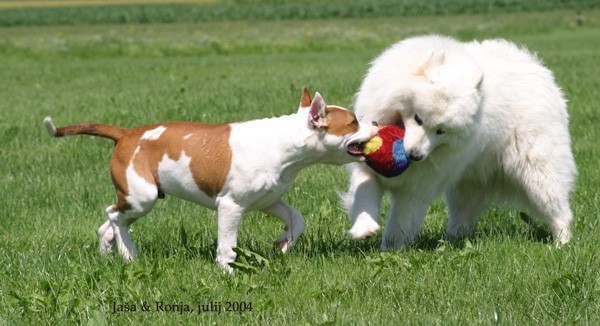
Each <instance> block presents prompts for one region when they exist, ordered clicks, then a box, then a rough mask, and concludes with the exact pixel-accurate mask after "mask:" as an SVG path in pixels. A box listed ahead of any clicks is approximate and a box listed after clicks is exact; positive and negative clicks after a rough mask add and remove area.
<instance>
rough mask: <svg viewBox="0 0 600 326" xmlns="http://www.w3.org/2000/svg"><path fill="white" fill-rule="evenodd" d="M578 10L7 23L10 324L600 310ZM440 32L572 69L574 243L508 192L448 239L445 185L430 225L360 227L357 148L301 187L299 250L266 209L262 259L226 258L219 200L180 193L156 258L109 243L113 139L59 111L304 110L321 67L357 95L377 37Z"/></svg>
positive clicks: (157, 239)
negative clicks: (355, 193)
mask: <svg viewBox="0 0 600 326" xmlns="http://www.w3.org/2000/svg"><path fill="white" fill-rule="evenodd" d="M308 2H309V3H310V1H308ZM575 16H576V15H575V12H574V11H572V10H554V11H544V12H512V13H502V12H500V13H488V14H469V15H466V14H463V15H442V16H408V17H385V16H380V17H363V18H361V17H350V18H343V19H342V18H323V19H317V18H309V19H303V20H290V19H284V20H277V19H274V20H247V19H239V20H235V21H209V22H196V23H193V22H176V23H169V24H163V23H153V22H149V23H145V24H92V25H51V26H45V27H41V26H36V25H35V24H34V25H32V26H13V27H1V28H0V67H1V69H0V80H1V82H0V83H1V84H0V85H1V87H0V99H1V100H0V157H1V158H2V161H3V164H0V178H1V179H0V195H1V196H0V278H1V279H2V282H0V325H40V324H42V325H43V324H60V325H68V324H75V323H80V324H89V325H105V324H115V325H121V324H157V325H162V324H187V323H194V324H233V323H236V324H240V323H253V324H256V323H261V324H267V325H281V324H310V325H315V324H324V325H338V324H344V325H346V324H374V325H379V324H400V325H402V324H419V325H431V324H443V325H447V324H451V325H464V324H510V325H512V324H520V325H530V324H540V325H564V324H584V325H586V324H587V325H597V324H599V323H600V283H599V282H600V274H599V273H598V267H599V266H600V258H599V257H598V252H599V251H598V243H600V231H599V230H598V211H599V210H600V195H599V194H598V191H597V185H598V184H599V183H600V173H599V169H598V163H597V161H598V159H597V158H598V157H599V156H600V147H599V146H598V144H597V139H598V138H600V130H599V128H598V125H599V124H600V115H599V113H598V109H597V102H598V98H600V91H599V89H600V81H599V79H598V77H597V76H598V75H600V66H599V65H598V53H600V43H599V42H598V35H600V11H598V10H586V11H584V17H585V20H584V24H583V26H578V25H577V23H576V20H575ZM430 32H431V33H444V34H449V35H453V36H456V37H458V38H460V39H465V40H467V39H473V38H477V39H481V38H484V37H505V38H508V39H510V40H513V41H515V42H518V43H520V44H523V45H526V46H528V47H529V48H530V49H532V50H534V51H536V52H537V53H538V54H539V56H540V57H541V58H542V59H543V61H544V62H545V63H546V64H547V65H548V66H549V67H550V68H551V69H552V70H553V71H554V72H555V76H556V80H557V82H558V84H559V85H560V86H561V87H562V88H563V90H564V91H565V93H566V96H567V97H568V98H569V113H570V117H571V126H570V128H571V135H572V141H573V150H574V152H575V156H576V161H577V165H578V169H579V180H578V183H577V188H576V191H575V192H574V193H573V196H572V208H573V211H574V214H575V217H576V220H575V222H574V224H573V229H574V239H573V241H572V243H570V244H569V245H567V246H565V247H563V248H561V249H556V248H554V247H553V246H552V244H551V243H549V242H548V241H547V239H545V238H543V237H541V238H540V237H539V236H538V234H537V233H536V232H535V230H531V229H530V228H529V226H528V225H527V224H526V223H524V222H523V221H521V220H520V218H519V214H518V213H519V212H518V211H514V210H510V209H506V208H502V207H499V208H495V209H492V210H490V211H488V212H486V214H485V215H484V216H483V218H482V219H481V221H480V223H479V225H478V228H477V235H476V236H475V237H474V238H472V239H469V240H464V241H459V242H457V243H448V242H446V241H444V240H443V233H444V227H445V222H446V218H447V216H446V210H445V206H444V205H443V203H442V202H441V201H438V202H436V203H435V204H434V205H433V206H432V207H431V208H430V210H429V212H428V217H427V219H426V222H425V225H424V228H423V231H422V235H421V238H420V240H419V241H418V243H416V244H415V245H413V246H410V247H408V248H406V249H403V250H400V251H396V252H390V253H380V252H379V251H378V250H377V248H378V243H379V240H380V236H377V237H375V238H374V239H369V240H366V241H360V242H355V241H351V240H350V239H349V236H348V235H347V230H348V229H349V227H350V223H349V221H348V218H347V213H346V212H344V211H343V210H342V209H341V208H340V205H339V202H338V198H337V194H336V191H338V190H344V189H345V187H346V183H347V176H346V173H345V170H344V168H343V167H336V166H325V165H320V166H314V167H311V168H309V169H307V170H305V171H303V172H302V173H301V174H300V176H299V178H298V179H297V180H296V181H295V183H294V184H293V186H292V187H291V188H290V191H289V192H288V193H287V194H286V195H285V198H286V200H288V202H290V203H291V204H292V205H293V206H294V207H296V208H297V209H298V210H299V211H300V212H302V213H303V214H304V216H305V218H306V223H307V225H306V231H305V233H304V235H303V236H302V238H301V239H300V240H299V241H298V243H297V245H296V246H295V247H294V248H292V250H291V251H290V252H289V253H288V254H286V255H281V254H278V253H276V252H275V251H274V250H273V244H272V243H273V241H274V240H275V239H277V238H278V237H279V236H280V235H281V233H282V232H283V231H282V225H281V224H280V222H279V221H278V220H276V219H275V218H272V217H269V216H266V215H263V214H259V213H249V214H247V215H246V216H245V218H244V220H243V221H242V224H241V227H240V235H239V246H240V249H241V250H242V259H240V260H239V261H240V265H241V267H242V268H240V269H239V270H238V271H237V272H236V274H235V275H233V276H228V275H224V274H223V273H222V272H221V271H220V270H219V268H218V267H217V265H216V264H215V263H214V258H215V257H214V250H215V244H216V214H215V213H214V212H213V211H210V210H208V209H204V208H201V207H198V206H196V205H193V204H191V203H187V202H184V201H181V200H178V199H176V198H171V197H167V198H166V199H165V200H162V201H161V202H159V203H158V204H157V206H156V208H155V209H154V210H153V211H152V213H151V214H149V215H148V216H146V217H144V218H142V219H141V220H139V221H138V222H136V223H135V224H134V225H133V226H132V231H131V232H132V236H133V238H134V240H135V241H136V243H137V245H138V248H139V249H140V251H141V255H140V257H139V259H138V260H137V261H135V262H133V263H130V264H126V263H124V262H123V261H122V260H121V259H119V258H114V259H108V258H106V257H101V256H100V255H99V253H98V243H97V238H96V230H97V228H98V227H99V226H100V225H101V224H102V223H103V222H104V221H105V215H104V213H103V210H104V209H105V208H106V207H107V206H108V205H110V204H112V203H113V202H114V201H115V195H114V192H113V187H112V184H111V182H110V175H109V172H108V161H109V159H110V155H111V149H112V143H111V142H110V141H107V140H105V139H99V138H91V137H72V138H67V139H51V138H50V137H48V136H47V135H46V133H45V131H44V129H43V125H42V120H43V118H44V117H45V116H46V115H51V116H52V117H53V118H54V121H55V122H56V123H57V124H59V125H64V124H70V123H77V122H81V121H99V122H105V123H110V124H115V125H120V126H136V125H140V124H146V123H153V122H158V121H169V120H193V121H204V122H224V121H237V120H248V119H255V118H261V117H272V116H278V115H283V114H288V113H292V112H294V111H295V109H296V108H297V105H298V101H299V99H300V96H301V90H302V87H303V86H307V87H309V88H310V89H311V90H312V91H319V92H320V93H321V94H323V96H324V97H325V100H326V101H327V102H328V103H331V104H334V103H335V104H338V105H342V106H347V107H351V103H352V96H353V93H354V92H355V91H356V89H357V87H358V85H359V83H360V80H361V78H362V76H363V75H364V73H365V72H366V69H367V67H368V63H369V62H370V60H372V59H373V58H374V56H376V55H377V54H378V53H379V52H381V51H382V50H383V49H384V48H386V47H387V46H389V45H390V44H392V43H393V42H395V41H397V40H398V39H400V38H402V37H405V36H409V35H414V34H421V33H430ZM531 118H532V119H534V118H535V117H531ZM557 159H560V158H559V157H558V158H557ZM142 308H149V311H143V310H142ZM133 309H135V311H133ZM187 309H189V310H192V311H187Z"/></svg>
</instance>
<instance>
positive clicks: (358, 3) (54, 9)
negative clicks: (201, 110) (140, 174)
mask: <svg viewBox="0 0 600 326" xmlns="http://www.w3.org/2000/svg"><path fill="white" fill-rule="evenodd" d="M199 2H200V3H198V4H176V3H168V1H165V4H139V3H137V4H127V3H125V4H122V5H114V4H113V5H101V6H99V5H97V2H93V3H90V2H89V1H87V0H80V1H73V2H72V4H71V5H66V6H53V5H52V3H53V2H52V1H50V4H49V5H48V6H46V7H44V6H43V5H41V4H40V5H39V7H30V8H28V6H27V3H23V7H22V8H16V9H6V10H0V26H17V25H63V24H107V23H111V24H121V23H142V24H148V23H176V22H177V23H189V22H208V21H235V20H250V21H262V20H286V19H323V18H365V17H384V16H387V17H406V16H414V15H450V14H463V13H471V14H473V13H508V12H532V11H542V10H544V11H549V10H556V9H563V10H564V9H569V10H588V9H593V8H599V7H600V3H598V2H597V1H595V0H577V1H565V0H527V1H515V0H496V1H488V0H428V1H421V0H377V1H370V0H335V1H315V0H259V1H256V0H250V1H249V0H222V1H216V3H208V4H205V3H201V2H202V1H199ZM10 4H11V5H14V4H13V1H10ZM86 4H87V5H86Z"/></svg>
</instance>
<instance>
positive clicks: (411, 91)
mask: <svg viewBox="0 0 600 326" xmlns="http://www.w3.org/2000/svg"><path fill="white" fill-rule="evenodd" d="M355 111H356V115H357V117H358V119H359V120H368V121H371V120H373V121H377V122H379V123H380V124H403V125H404V127H405V128H406V135H405V138H404V146H405V150H406V152H407V153H408V155H409V158H410V159H411V161H412V165H411V166H410V167H409V168H408V170H406V172H404V174H402V175H400V176H399V177H396V178H391V179H387V178H384V177H381V176H378V175H376V174H375V173H374V172H373V171H372V170H370V169H369V168H368V167H367V166H365V165H364V164H353V165H351V166H350V167H349V171H350V176H351V180H350V188H349V191H348V193H347V194H346V196H345V198H344V199H345V203H346V205H347V206H348V208H349V209H350V215H351V216H350V217H351V222H352V223H353V226H352V228H351V230H350V235H351V236H352V237H353V238H356V239H360V238H364V237H368V236H370V235H373V234H374V233H375V232H377V231H378V230H379V228H380V226H379V225H380V220H379V213H380V201H381V198H382V195H383V193H384V191H386V190H388V191H389V192H390V193H391V207H390V210H389V214H388V221H387V226H386V228H385V233H384V236H383V241H382V244H381V248H382V249H383V250H386V249H392V248H398V247H400V246H402V245H403V244H406V243H408V242H411V241H413V240H414V239H415V238H416V237H417V236H418V234H419V230H420V227H421V224H422V223H423V219H424V217H425V214H426V212H427V208H428V206H429V204H430V203H431V202H432V201H433V200H435V199H436V198H438V197H439V196H441V195H442V194H443V193H444V192H445V199H446V203H447V205H448V211H449V218H448V224H447V228H446V235H447V236H448V237H462V236H470V235H472V234H473V230H474V226H475V223H476V222H477V219H478V218H479V216H480V214H481V213H482V211H483V210H484V209H485V208H486V207H487V206H488V205H490V204H492V203H502V204H503V203H508V204H512V205H514V207H518V208H520V209H523V210H525V211H527V212H528V213H530V214H531V215H533V216H535V217H537V218H539V219H540V220H542V221H544V222H545V223H546V224H547V225H548V226H549V227H550V230H551V232H552V235H553V237H554V240H555V242H556V243H557V244H562V243H566V242H567V241H569V239H570V237H571V231H570V224H571V220H572V213H571V209H570V207H569V194H570V192H571V190H572V189H573V185H574V181H575V178H576V173H577V172H576V167H575V162H574V160H573V155H572V153H571V144H570V138H569V131H568V114H567V111H566V105H565V99H564V97H563V94H562V92H561V90H560V89H559V88H558V86H557V85H556V84H555V82H554V77H553V75H552V72H551V71H550V70H548V69H547V68H545V67H544V66H543V65H542V64H541V62H540V60H539V59H538V58H537V57H536V56H535V55H534V54H532V53H530V52H528V51H527V50H525V49H522V48H519V47H517V46H516V45H514V44H513V43H510V42H508V41H505V40H488V41H483V42H469V43H461V42H458V41H456V40H454V39H451V38H447V37H442V36H421V37H413V38H408V39H406V40H403V41H401V42H399V43H397V44H395V45H393V46H392V47H391V48H389V49H388V50H386V51H385V52H383V54H381V55H380V56H379V57H378V58H376V59H375V61H373V63H372V66H371V68H370V69H369V71H368V73H367V75H366V77H365V78H364V80H363V82H362V85H361V87H360V89H359V91H358V93H357V94H356V99H355Z"/></svg>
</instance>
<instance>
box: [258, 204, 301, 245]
mask: <svg viewBox="0 0 600 326" xmlns="http://www.w3.org/2000/svg"><path fill="white" fill-rule="evenodd" d="M262 211H263V212H265V213H267V214H270V215H273V216H275V217H277V218H279V219H280V220H282V221H283V223H284V224H285V227H284V230H285V234H284V235H283V236H282V237H281V238H279V239H277V240H276V241H275V244H277V245H279V247H280V248H281V251H282V252H284V253H285V252H286V251H287V250H288V249H289V248H290V247H291V246H292V245H293V244H294V243H295V242H296V240H298V238H299V237H300V235H301V234H302V232H303V231H304V217H302V214H300V212H298V211H297V210H295V209H294V208H293V207H292V206H290V205H289V204H288V203H286V202H285V201H283V200H281V199H280V200H278V201H277V202H275V203H274V204H273V205H271V206H269V207H267V208H265V209H263V210H262Z"/></svg>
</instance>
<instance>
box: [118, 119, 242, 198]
mask: <svg viewBox="0 0 600 326" xmlns="http://www.w3.org/2000/svg"><path fill="white" fill-rule="evenodd" d="M160 126H162V127H165V128H166V129H165V130H164V132H163V133H162V134H161V135H160V137H158V138H157V139H142V137H143V135H144V133H145V132H146V131H149V130H153V129H156V128H158V127H160ZM230 131H231V128H230V126H229V125H228V124H215V125H213V124H204V123H193V122H172V123H163V124H154V125H148V126H143V127H139V128H135V129H131V130H130V131H129V132H128V133H127V134H126V135H124V136H123V137H122V138H121V140H120V141H119V142H117V145H116V146H115V151H114V153H113V157H112V160H111V164H110V171H111V176H112V178H113V183H114V184H115V188H116V190H117V196H118V198H119V207H121V203H124V202H125V196H127V194H128V187H127V178H126V170H127V167H128V166H129V164H130V163H131V162H132V160H133V168H134V170H135V172H136V173H137V174H139V175H140V177H142V178H143V179H144V180H146V181H147V182H148V183H151V184H156V185H157V187H158V192H159V197H161V195H162V197H164V193H163V192H162V190H160V180H159V177H158V164H159V162H160V161H162V160H163V157H164V156H165V155H167V157H168V158H169V159H171V160H174V161H177V160H179V159H180V158H181V155H182V154H184V153H185V155H186V156H189V157H190V159H191V161H190V169H191V171H192V175H193V177H194V181H195V182H196V184H197V185H198V187H199V188H200V190H202V191H203V192H204V193H206V194H207V195H208V196H210V197H214V196H216V195H217V194H218V193H219V192H220V191H221V189H222V188H223V185H224V184H225V181H226V179H227V175H228V174H229V168H230V166H231V158H232V152H231V148H230V147H229V134H230ZM186 136H188V137H186ZM138 148H139V149H138ZM136 149H138V151H137V153H136Z"/></svg>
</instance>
